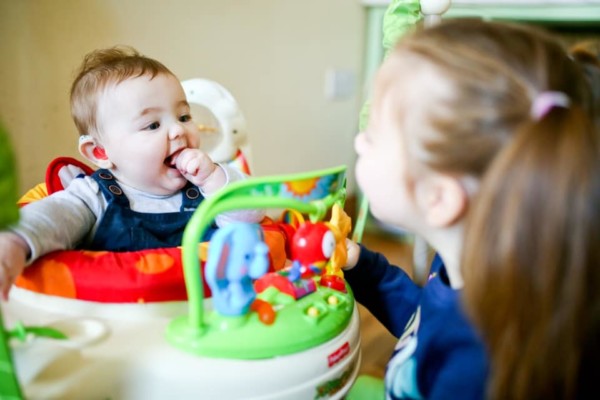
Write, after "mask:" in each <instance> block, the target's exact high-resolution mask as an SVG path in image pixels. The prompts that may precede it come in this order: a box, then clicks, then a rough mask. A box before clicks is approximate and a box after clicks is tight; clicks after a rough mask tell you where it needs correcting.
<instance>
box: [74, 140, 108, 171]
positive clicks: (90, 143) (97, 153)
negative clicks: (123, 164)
mask: <svg viewBox="0 0 600 400" xmlns="http://www.w3.org/2000/svg"><path fill="white" fill-rule="evenodd" d="M79 153H81V155H82V156H84V157H85V158H86V159H88V160H89V161H90V162H92V163H93V164H94V165H95V166H97V167H99V168H104V169H108V168H111V167H112V166H113V164H112V162H111V161H110V160H109V159H108V157H107V155H106V152H105V151H104V147H102V146H101V145H100V144H99V143H98V142H97V141H96V139H94V137H93V136H91V135H82V136H80V137H79Z"/></svg>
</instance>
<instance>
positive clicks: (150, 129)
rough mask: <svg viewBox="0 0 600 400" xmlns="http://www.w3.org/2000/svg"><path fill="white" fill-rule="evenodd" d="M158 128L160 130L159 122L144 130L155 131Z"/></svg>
mask: <svg viewBox="0 0 600 400" xmlns="http://www.w3.org/2000/svg"><path fill="white" fill-rule="evenodd" d="M158 128H160V124H159V123H158V122H153V123H151V124H150V125H148V126H147V127H145V128H144V130H147V131H155V130H157V129H158Z"/></svg>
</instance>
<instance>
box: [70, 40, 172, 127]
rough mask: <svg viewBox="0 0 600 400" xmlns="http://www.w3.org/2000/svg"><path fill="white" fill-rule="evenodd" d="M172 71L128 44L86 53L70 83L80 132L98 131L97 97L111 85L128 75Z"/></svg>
mask: <svg viewBox="0 0 600 400" xmlns="http://www.w3.org/2000/svg"><path fill="white" fill-rule="evenodd" d="M161 73H162V74H170V75H173V73H172V72H171V71H170V70H169V69H168V68H167V67H165V66H164V65H163V64H162V63H160V62H159V61H156V60H154V59H152V58H148V57H145V56H143V55H141V54H140V53H139V52H138V51H137V50H135V49H134V48H132V47H128V46H115V47H110V48H107V49H100V50H94V51H92V52H91V53H88V54H87V55H86V56H85V57H84V59H83V62H82V63H81V66H80V67H79V70H78V71H77V77H76V78H75V80H74V81H73V85H72V86H71V115H72V116H73V120H74V121H75V126H76V127H77V130H78V131H79V134H80V135H88V134H94V133H97V130H98V125H97V123H98V121H97V119H96V117H97V108H98V98H99V96H100V94H101V93H102V91H103V90H105V89H106V88H107V87H108V86H110V85H117V84H119V83H121V82H123V81H124V80H126V79H129V78H135V77H140V76H143V75H149V76H150V77H151V78H154V77H155V76H156V75H158V74H161Z"/></svg>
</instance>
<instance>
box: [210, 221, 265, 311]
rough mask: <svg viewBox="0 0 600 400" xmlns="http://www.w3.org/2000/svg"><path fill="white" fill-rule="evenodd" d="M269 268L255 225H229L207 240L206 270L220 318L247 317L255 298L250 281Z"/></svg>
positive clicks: (260, 235) (263, 243) (262, 242)
mask: <svg viewBox="0 0 600 400" xmlns="http://www.w3.org/2000/svg"><path fill="white" fill-rule="evenodd" d="M268 268H269V248H268V247H267V245H266V244H265V242H264V240H263V233H262V230H261V229H260V226H259V225H258V224H249V223H232V224H229V225H226V226H224V227H223V228H220V229H218V230H217V231H216V232H215V234H214V235H213V237H212V238H211V240H210V245H209V248H208V260H207V262H206V267H205V272H204V273H205V275H206V282H207V283H208V285H209V286H210V289H211V291H212V301H213V306H214V308H215V309H216V310H217V312H218V313H219V314H222V315H227V316H236V315H242V314H246V313H247V312H248V309H249V308H250V305H251V304H252V302H253V301H254V299H255V297H256V292H255V291H254V288H253V286H252V279H257V278H259V277H261V276H262V275H264V274H265V273H266V272H267V269H268Z"/></svg>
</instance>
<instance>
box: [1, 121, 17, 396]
mask: <svg viewBox="0 0 600 400" xmlns="http://www.w3.org/2000/svg"><path fill="white" fill-rule="evenodd" d="M16 175H17V174H16V168H15V159H14V156H13V153H12V147H11V145H10V141H9V138H8V134H7V132H6V130H5V129H4V127H3V126H2V125H1V124H0V229H4V228H6V227H7V226H8V225H10V224H12V223H15V222H17V220H18V218H19V210H18V208H17V177H16ZM10 338H11V334H10V333H9V332H7V331H5V330H4V320H3V318H2V312H1V310H0V398H2V399H6V400H13V399H21V398H22V395H21V388H20V387H19V382H18V381H17V376H16V374H15V370H14V366H13V363H12V356H11V353H10V348H9V346H8V341H9V340H10Z"/></svg>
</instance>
